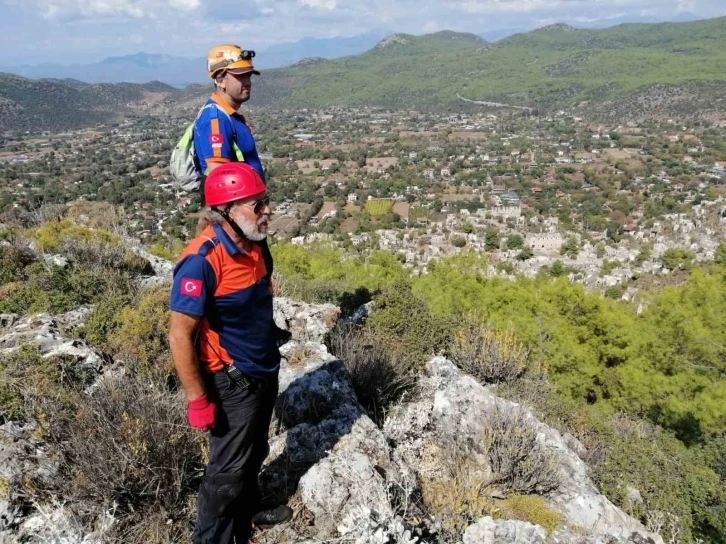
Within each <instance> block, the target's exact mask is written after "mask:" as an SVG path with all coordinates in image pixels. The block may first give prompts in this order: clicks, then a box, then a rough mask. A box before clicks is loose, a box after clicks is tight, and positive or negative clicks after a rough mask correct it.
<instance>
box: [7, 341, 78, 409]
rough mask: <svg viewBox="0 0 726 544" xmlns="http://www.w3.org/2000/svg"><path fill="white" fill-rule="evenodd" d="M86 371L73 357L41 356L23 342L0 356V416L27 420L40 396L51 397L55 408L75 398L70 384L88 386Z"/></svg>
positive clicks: (35, 346)
mask: <svg viewBox="0 0 726 544" xmlns="http://www.w3.org/2000/svg"><path fill="white" fill-rule="evenodd" d="M90 378H91V375H90V373H88V372H87V371H84V370H83V369H81V368H79V367H78V365H76V364H75V358H73V357H67V356H62V357H43V356H42V355H41V353H40V350H39V349H38V346H37V345H33V344H24V345H22V346H20V348H18V349H17V350H15V351H12V352H10V353H9V354H6V355H4V356H3V357H2V358H0V416H2V419H6V420H25V421H27V420H29V419H31V418H33V417H34V416H35V415H36V408H37V403H38V401H39V400H40V399H43V398H46V397H54V398H55V400H56V402H57V405H58V406H59V407H62V406H66V405H68V403H70V402H73V401H74V400H75V399H76V393H75V392H74V391H73V389H72V387H73V386H74V385H75V384H78V383H80V384H82V385H88V383H90V382H89V380H90Z"/></svg>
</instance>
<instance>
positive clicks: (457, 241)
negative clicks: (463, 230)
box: [451, 236, 466, 247]
mask: <svg viewBox="0 0 726 544" xmlns="http://www.w3.org/2000/svg"><path fill="white" fill-rule="evenodd" d="M451 243H452V244H453V245H454V247H464V246H465V245H466V238H464V237H463V236H454V237H452V238H451Z"/></svg>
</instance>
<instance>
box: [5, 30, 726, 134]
mask: <svg viewBox="0 0 726 544" xmlns="http://www.w3.org/2000/svg"><path fill="white" fill-rule="evenodd" d="M352 46H353V45H352V44H351V47H352ZM315 47H324V45H322V44H320V43H315V44H312V45H311V47H310V49H308V51H314V50H315V49H314V48H315ZM127 59H128V57H121V58H117V59H107V60H106V61H104V62H103V63H100V64H103V65H104V66H105V67H109V69H110V68H112V67H114V66H115V67H119V66H124V65H125V63H126V62H127ZM136 60H137V61H138V63H142V62H147V65H148V66H150V67H151V68H150V69H152V70H153V69H155V70H156V72H155V73H156V74H157V75H159V74H161V73H163V72H162V71H161V68H160V66H161V64H159V63H157V59H146V58H145V57H143V56H137V58H136ZM187 60H188V59H187ZM164 62H177V61H176V60H173V59H172V60H171V61H169V57H167V58H165V59H164ZM162 64H163V63H162ZM154 67H156V68H154ZM205 81H206V79H205ZM210 89H211V87H210V86H209V85H193V86H189V87H188V88H186V89H184V90H177V89H174V88H172V87H169V86H168V85H165V84H163V83H159V82H156V83H149V84H145V85H138V84H130V83H122V84H96V85H90V84H88V83H83V82H80V81H77V80H59V79H43V80H32V79H25V78H22V77H18V76H15V75H10V74H0V127H2V128H9V129H22V130H42V129H44V128H53V127H55V128H58V127H61V128H74V127H77V126H82V125H84V124H93V123H96V122H98V121H99V120H105V121H107V120H108V119H109V118H112V119H113V118H114V116H118V115H122V114H123V113H124V112H125V111H130V112H133V111H137V109H136V108H138V105H141V106H142V107H143V106H144V105H147V106H148V105H149V104H156V103H157V102H158V101H160V100H162V99H165V100H166V102H165V104H166V105H167V106H172V107H174V108H175V109H178V108H179V107H181V106H184V105H196V104H201V102H202V100H203V99H204V97H205V96H206V95H208V94H209V92H210ZM491 102H496V103H500V104H502V103H503V104H509V105H513V106H526V107H530V108H543V109H549V108H553V107H557V108H565V107H566V108H571V107H574V106H577V105H582V104H584V103H586V104H587V106H585V107H583V109H584V111H586V112H589V113H594V112H595V111H597V110H601V111H609V112H611V114H612V115H613V116H620V117H622V116H623V112H627V111H629V112H634V114H635V115H640V116H643V115H650V114H651V113H655V114H658V113H659V112H661V113H662V112H665V111H671V110H670V109H669V108H676V110H675V111H677V112H678V113H679V114H690V113H693V112H704V111H720V112H726V17H721V18H717V19H707V20H702V21H695V22H687V23H662V24H623V25H619V26H616V27H612V28H607V29H600V30H590V29H577V28H574V27H572V26H569V25H566V24H555V25H550V26H547V27H544V28H540V29H538V30H534V31H532V32H527V33H521V34H515V35H513V36H509V37H507V38H504V39H502V40H499V41H497V42H495V43H489V42H487V41H486V40H484V39H483V38H481V37H480V36H477V35H475V34H466V33H460V32H451V31H442V32H437V33H434V34H427V35H424V36H413V35H410V34H394V35H391V36H388V37H386V38H384V39H383V40H381V41H379V42H378V43H377V44H376V45H375V46H374V47H373V48H371V49H369V50H368V51H366V52H365V53H362V54H359V55H352V56H347V57H341V58H336V59H324V58H308V59H303V60H300V61H298V62H297V63H296V64H294V65H292V66H289V67H286V68H277V69H269V70H265V71H264V73H263V75H262V76H261V77H259V78H256V79H255V82H254V88H253V100H252V103H251V104H252V105H263V106H264V105H267V106H273V107H274V106H284V107H286V108H295V107H300V108H302V107H313V108H315V107H329V106H336V105H339V106H380V107H387V108H395V109H421V110H439V111H442V110H443V111H462V110H466V109H471V108H478V107H481V106H480V105H479V104H477V103H482V104H484V105H486V103H491ZM623 104H625V106H623Z"/></svg>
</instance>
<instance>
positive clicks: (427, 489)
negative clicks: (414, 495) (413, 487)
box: [420, 452, 497, 537]
mask: <svg viewBox="0 0 726 544" xmlns="http://www.w3.org/2000/svg"><path fill="white" fill-rule="evenodd" d="M449 453H450V455H447V456H446V457H444V458H443V462H444V467H443V468H444V472H445V475H444V477H441V478H424V479H423V480H422V481H421V483H420V486H421V496H422V499H423V506H424V508H425V509H426V511H427V512H428V513H429V514H431V515H433V516H434V517H436V519H437V520H438V521H439V522H440V523H441V526H442V528H443V529H444V531H445V533H448V534H449V535H450V536H452V537H457V536H459V535H461V533H463V532H464V530H465V529H466V527H468V526H469V525H470V524H471V523H473V522H475V521H476V520H478V519H479V518H481V517H482V516H485V515H493V514H495V513H496V511H497V510H496V508H495V506H494V503H493V502H492V499H491V498H490V496H489V493H488V485H489V484H490V477H489V475H488V474H487V473H486V472H482V470H481V467H479V466H478V465H477V463H476V462H475V461H474V460H473V459H472V458H471V457H468V456H466V455H464V454H462V453H460V452H449Z"/></svg>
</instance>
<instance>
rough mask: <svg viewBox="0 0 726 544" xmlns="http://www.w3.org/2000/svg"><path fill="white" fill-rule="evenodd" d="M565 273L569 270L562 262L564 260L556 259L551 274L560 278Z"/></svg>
mask: <svg viewBox="0 0 726 544" xmlns="http://www.w3.org/2000/svg"><path fill="white" fill-rule="evenodd" d="M565 274H567V270H565V265H563V264H562V261H560V260H556V261H555V262H553V263H552V266H551V267H550V276H552V277H553V278H559V277H561V276H564V275H565Z"/></svg>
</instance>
